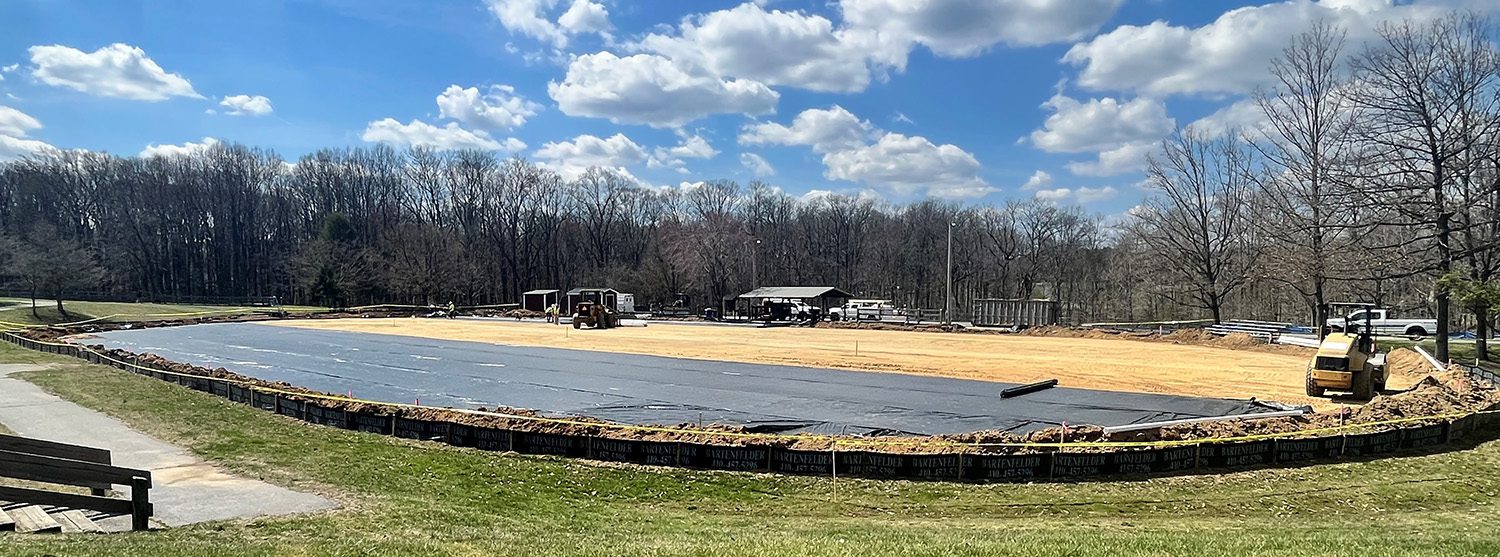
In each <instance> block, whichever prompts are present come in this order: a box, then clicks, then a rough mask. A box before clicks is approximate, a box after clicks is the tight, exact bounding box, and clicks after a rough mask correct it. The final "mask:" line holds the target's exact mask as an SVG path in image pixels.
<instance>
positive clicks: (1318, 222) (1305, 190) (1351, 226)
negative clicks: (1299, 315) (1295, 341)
mask: <svg viewBox="0 0 1500 557" xmlns="http://www.w3.org/2000/svg"><path fill="white" fill-rule="evenodd" d="M1343 44H1344V33H1343V32H1342V31H1340V30H1337V29H1335V28H1334V27H1333V26H1332V25H1330V24H1328V23H1327V22H1319V23H1317V24H1315V25H1314V26H1313V28H1312V29H1311V30H1309V31H1307V32H1306V33H1303V34H1301V35H1298V36H1297V37H1296V38H1294V39H1293V40H1292V43H1291V45H1289V46H1287V48H1286V49H1285V50H1283V51H1282V53H1281V56H1280V57H1278V58H1277V59H1275V60H1273V61H1272V63H1271V76H1272V77H1273V79H1274V81H1275V84H1276V85H1275V88H1274V89H1271V90H1269V91H1267V90H1259V91H1257V92H1256V94H1255V102H1256V104H1257V105H1258V106H1259V107H1260V109H1261V111H1262V112H1263V113H1264V114H1265V116H1266V120H1265V122H1266V125H1265V127H1264V128H1262V129H1260V130H1258V132H1259V133H1257V134H1256V135H1257V137H1255V138H1254V139H1255V141H1252V142H1251V144H1252V145H1254V146H1255V147H1256V149H1257V152H1258V154H1260V155H1261V158H1262V160H1264V161H1265V163H1266V166H1267V168H1266V173H1265V175H1264V177H1263V178H1262V179H1261V195H1260V196H1258V201H1259V206H1260V207H1261V208H1262V209H1263V210H1262V211H1260V217H1259V218H1257V219H1255V222H1256V223H1257V224H1258V225H1259V227H1258V231H1259V233H1260V237H1261V240H1262V241H1263V242H1265V244H1266V249H1267V250H1268V251H1267V253H1266V257H1265V260H1264V261H1265V262H1266V267H1265V270H1266V272H1265V273H1263V274H1262V276H1265V277H1266V278H1268V279H1270V280H1275V281H1280V282H1284V283H1286V284H1287V285H1289V286H1290V287H1291V288H1292V289H1293V290H1295V291H1296V292H1297V293H1298V294H1299V295H1301V296H1302V298H1303V299H1304V300H1306V302H1307V304H1308V306H1309V309H1310V310H1311V311H1310V313H1311V315H1312V319H1313V323H1314V326H1316V327H1317V330H1318V336H1319V338H1321V337H1322V336H1323V334H1324V333H1325V331H1326V326H1325V324H1326V323H1327V322H1328V302H1329V300H1328V296H1329V294H1330V284H1329V283H1330V281H1331V280H1332V277H1334V276H1337V275H1347V274H1348V273H1344V272H1340V270H1341V269H1343V268H1345V266H1346V265H1355V264H1358V261H1359V259H1357V258H1355V257H1352V252H1353V250H1352V249H1351V248H1352V247H1353V246H1354V244H1355V240H1356V239H1357V236H1356V233H1355V226H1356V225H1357V224H1358V222H1359V218H1358V216H1357V208H1358V207H1357V204H1354V203H1351V202H1350V198H1351V196H1350V195H1349V194H1348V191H1347V188H1346V187H1345V186H1347V180H1346V176H1347V173H1348V171H1349V170H1348V168H1347V165H1348V163H1349V159H1350V157H1351V153H1352V151H1353V150H1354V149H1355V144H1354V141H1353V133H1352V131H1353V126H1354V114H1355V110H1354V106H1353V103H1352V101H1351V100H1350V99H1349V96H1350V89H1351V84H1350V82H1349V81H1348V79H1347V77H1346V76H1345V75H1344V73H1343V67H1342V64H1341V61H1340V59H1339V57H1340V54H1341V52H1342V49H1343Z"/></svg>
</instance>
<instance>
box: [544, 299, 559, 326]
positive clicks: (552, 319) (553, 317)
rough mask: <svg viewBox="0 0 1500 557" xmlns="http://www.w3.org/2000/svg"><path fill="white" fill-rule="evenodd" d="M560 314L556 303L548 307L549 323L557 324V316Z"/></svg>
mask: <svg viewBox="0 0 1500 557" xmlns="http://www.w3.org/2000/svg"><path fill="white" fill-rule="evenodd" d="M559 312H560V310H559V309H558V307H557V304H556V303H554V304H552V305H550V306H547V322H548V323H557V314H558V313H559Z"/></svg>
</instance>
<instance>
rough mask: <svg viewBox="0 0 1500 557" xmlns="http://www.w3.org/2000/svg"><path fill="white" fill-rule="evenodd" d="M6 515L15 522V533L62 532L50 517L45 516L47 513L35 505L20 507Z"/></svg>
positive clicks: (60, 527)
mask: <svg viewBox="0 0 1500 557" xmlns="http://www.w3.org/2000/svg"><path fill="white" fill-rule="evenodd" d="M8 514H10V517H11V518H14V519H15V520H16V531H17V532H21V533H23V534H28V533H29V534H47V533H53V532H61V531H62V525H61V524H58V523H57V521H56V520H52V517H50V516H47V511H44V510H42V508H41V507H38V506H36V505H32V506H30V507H21V508H19V509H16V510H13V511H9V512H8Z"/></svg>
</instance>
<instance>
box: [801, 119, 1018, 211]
mask: <svg viewBox="0 0 1500 557" xmlns="http://www.w3.org/2000/svg"><path fill="white" fill-rule="evenodd" d="M823 163H824V164H825V165H826V166H827V167H828V170H827V172H825V173H824V175H825V176H827V177H828V178H830V179H834V180H849V181H854V182H864V183H867V184H870V185H872V186H876V187H879V188H882V189H886V190H889V191H891V192H893V193H897V194H901V195H911V194H916V193H926V194H928V195H935V196H938V197H950V198H963V197H979V196H982V195H985V194H988V193H990V192H993V191H994V188H991V187H990V186H989V185H988V184H986V183H985V182H984V180H983V179H981V178H980V177H979V170H980V166H979V161H978V160H977V159H975V158H974V155H972V154H969V153H968V152H967V151H964V150H963V149H960V148H958V146H956V145H936V144H934V143H933V142H931V141H929V140H928V139H927V138H925V137H920V136H906V135H902V134H899V133H887V134H885V135H883V136H881V137H880V140H879V141H876V142H875V144H873V145H867V146H864V147H860V148H858V149H851V150H845V151H833V152H830V153H828V154H827V155H824V156H823Z"/></svg>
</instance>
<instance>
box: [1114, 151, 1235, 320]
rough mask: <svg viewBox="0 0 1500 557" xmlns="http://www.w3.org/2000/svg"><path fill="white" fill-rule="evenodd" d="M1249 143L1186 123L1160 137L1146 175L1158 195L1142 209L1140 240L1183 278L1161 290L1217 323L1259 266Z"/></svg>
mask: <svg viewBox="0 0 1500 557" xmlns="http://www.w3.org/2000/svg"><path fill="white" fill-rule="evenodd" d="M1249 163H1250V154H1249V152H1248V148H1247V147H1246V146H1245V145H1244V144H1243V143H1242V142H1240V141H1239V140H1238V139H1237V137H1236V135H1235V134H1229V135H1227V136H1225V137H1223V138H1220V139H1207V138H1205V137H1204V135H1203V134H1201V133H1200V132H1198V131H1196V130H1194V129H1192V128H1188V129H1184V130H1179V131H1178V132H1177V133H1175V134H1173V135H1172V137H1171V138H1169V139H1167V140H1166V141H1163V142H1162V152H1161V153H1160V154H1154V155H1152V156H1151V157H1150V161H1149V167H1148V170H1147V177H1148V180H1149V181H1150V184H1151V187H1152V188H1153V189H1155V190H1156V195H1154V196H1152V197H1151V198H1149V199H1147V200H1146V202H1145V204H1144V206H1145V209H1144V210H1143V211H1141V213H1140V219H1139V220H1140V225H1141V227H1142V235H1141V237H1142V239H1143V240H1144V241H1145V242H1146V244H1147V245H1148V246H1150V248H1151V250H1152V252H1153V253H1154V255H1156V256H1157V257H1159V258H1160V259H1161V260H1162V261H1164V262H1165V263H1166V264H1167V265H1168V266H1167V269H1169V271H1170V273H1171V274H1172V275H1173V276H1175V277H1176V278H1177V279H1178V280H1180V281H1181V284H1182V285H1183V288H1182V291H1180V292H1179V291H1166V292H1165V294H1166V295H1167V296H1169V297H1171V298H1172V299H1173V300H1175V301H1176V302H1177V303H1181V304H1183V305H1187V306H1191V307H1198V308H1202V309H1205V310H1208V312H1209V314H1210V315H1211V316H1212V317H1213V320H1214V322H1215V323H1217V322H1220V321H1222V320H1223V308H1224V303H1225V299H1226V298H1227V297H1228V296H1229V295H1230V293H1232V292H1234V291H1235V290H1236V289H1238V288H1240V287H1241V286H1243V285H1244V284H1245V283H1246V282H1247V281H1249V280H1250V278H1251V274H1252V272H1253V270H1254V269H1255V265H1256V264H1257V256H1256V253H1255V245H1254V243H1253V242H1252V241H1251V240H1252V238H1251V231H1252V228H1253V226H1252V224H1251V222H1250V219H1251V215H1250V214H1249V208H1250V202H1251V196H1252V193H1253V191H1254V184H1253V182H1252V179H1251V176H1250V174H1249V170H1248V165H1249Z"/></svg>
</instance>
